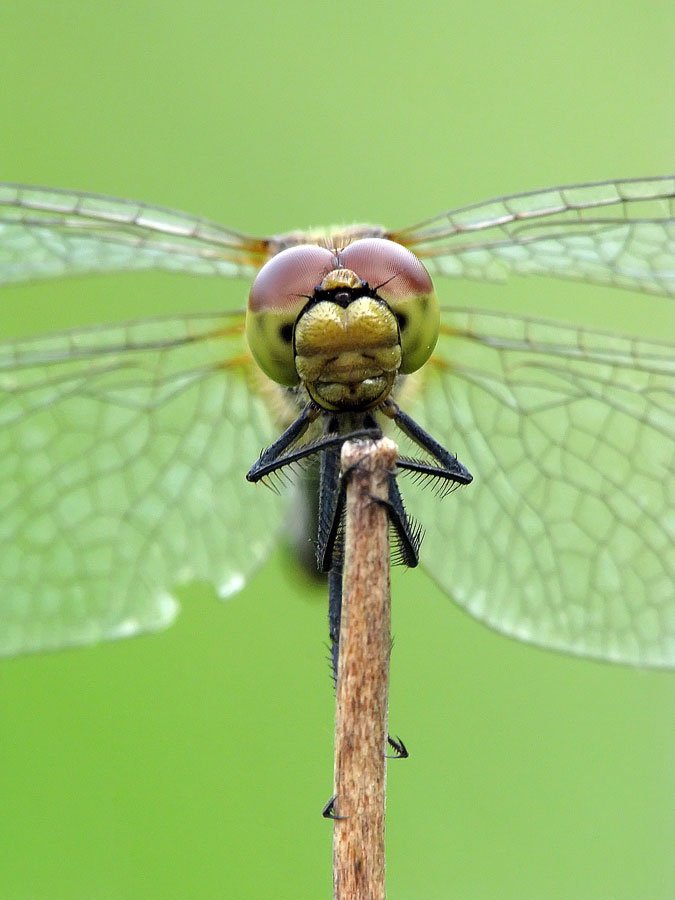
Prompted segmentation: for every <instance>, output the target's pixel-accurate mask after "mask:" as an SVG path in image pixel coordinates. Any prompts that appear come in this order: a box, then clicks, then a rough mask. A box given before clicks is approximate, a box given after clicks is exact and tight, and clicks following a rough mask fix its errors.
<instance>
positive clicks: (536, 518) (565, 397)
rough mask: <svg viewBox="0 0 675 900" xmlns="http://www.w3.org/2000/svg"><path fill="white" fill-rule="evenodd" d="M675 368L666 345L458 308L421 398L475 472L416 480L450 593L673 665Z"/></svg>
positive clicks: (551, 632) (541, 636)
mask: <svg viewBox="0 0 675 900" xmlns="http://www.w3.org/2000/svg"><path fill="white" fill-rule="evenodd" d="M674 370H675V354H674V353H673V347H672V346H670V345H667V344H659V343H657V342H650V341H645V340H638V339H633V338H622V337H617V336H614V335H608V334H602V333H600V332H593V331H589V330H581V329H578V328H571V327H567V326H563V325H556V324H555V323H547V322H540V321H535V320H524V319H516V318H512V317H507V316H501V315H497V314H492V313H486V312H471V311H468V310H456V311H446V312H445V313H444V334H443V336H442V338H441V341H440V343H439V348H438V356H437V358H435V359H434V360H433V361H432V364H431V365H430V366H429V367H428V368H427V369H425V370H424V376H423V378H424V389H423V390H420V391H419V392H418V393H417V394H416V395H415V399H414V400H413V402H412V404H411V405H410V406H409V408H410V409H411V411H412V412H413V414H414V415H415V416H416V418H418V419H419V421H420V422H421V423H422V424H423V425H424V426H425V427H426V428H428V429H429V431H430V432H431V433H432V434H434V435H435V436H437V437H438V436H440V437H441V440H442V442H443V443H445V445H446V446H448V447H450V448H451V449H452V450H453V451H456V452H457V454H458V456H459V458H460V459H461V460H462V462H463V463H464V464H465V465H467V466H468V468H469V469H470V471H471V472H472V473H473V475H474V477H475V481H474V482H473V483H472V484H471V485H469V486H468V487H467V488H465V489H464V490H462V491H460V492H457V493H455V494H454V495H453V499H452V500H451V501H447V500H446V501H445V502H440V501H439V500H438V498H437V497H436V496H435V495H434V493H433V492H432V491H428V490H427V491H422V490H419V489H418V488H417V486H415V485H411V486H410V487H411V488H412V490H413V492H414V493H415V498H414V500H413V501H411V502H410V508H411V509H414V510H415V511H416V515H418V516H419V518H420V519H421V521H422V522H423V524H424V525H425V527H426V537H425V542H424V545H423V548H422V553H423V562H424V563H425V565H426V568H427V569H428V570H429V571H430V573H431V574H432V575H433V577H434V579H435V580H436V581H437V582H438V583H439V584H440V586H441V587H442V588H443V589H444V590H445V591H446V592H447V593H448V594H449V595H450V596H452V597H453V598H454V599H455V600H456V601H457V602H458V603H460V604H461V605H462V606H463V607H465V608H466V609H467V610H468V611H469V612H470V613H471V614H472V615H474V616H475V617H476V618H478V619H481V620H483V621H484V622H486V623H487V624H489V625H490V626H492V627H493V628H495V629H496V630H498V631H501V632H504V633H506V634H509V635H512V636H514V637H517V638H520V639H521V640H526V641H532V642H534V643H536V644H540V645H542V646H547V647H552V648H555V649H558V650H566V651H569V652H572V653H575V654H580V655H584V656H590V657H596V658H601V659H608V660H616V661H621V662H628V663H635V664H641V665H652V666H661V665H672V664H673V663H674V662H675V615H674V611H675V599H674V585H675V554H673V549H672V548H673V544H674V540H675V516H674V514H673V497H672V495H671V490H672V488H671V487H669V485H672V472H673V462H674V455H675V451H674V448H675V442H674V440H673V439H674V437H675V408H674V406H675V404H674V402H673V374H674ZM403 487H404V491H405V492H406V494H407V493H408V492H409V486H408V485H407V484H405V483H404V485H403ZM451 507H452V508H451ZM417 510H419V513H418V512H417Z"/></svg>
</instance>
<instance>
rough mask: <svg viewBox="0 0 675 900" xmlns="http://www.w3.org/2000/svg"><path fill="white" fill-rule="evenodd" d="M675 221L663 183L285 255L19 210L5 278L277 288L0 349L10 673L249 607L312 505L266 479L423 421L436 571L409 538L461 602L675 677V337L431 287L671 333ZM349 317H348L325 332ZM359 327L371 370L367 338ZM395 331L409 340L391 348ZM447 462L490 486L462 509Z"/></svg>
mask: <svg viewBox="0 0 675 900" xmlns="http://www.w3.org/2000/svg"><path fill="white" fill-rule="evenodd" d="M674 212H675V176H658V177H650V178H641V179H625V180H620V181H603V182H596V183H587V184H577V185H569V186H562V187H553V188H550V189H546V190H540V191H533V192H528V193H520V194H514V195H511V196H505V197H501V198H498V199H494V200H490V201H487V202H484V203H477V204H473V205H470V206H465V207H462V208H458V209H455V210H451V211H449V212H444V213H442V214H440V215H437V216H434V217H432V218H430V219H428V220H426V221H423V222H421V223H419V224H417V225H414V226H412V227H409V228H403V229H400V230H389V229H387V228H384V227H380V226H371V225H355V226H349V227H344V228H339V227H335V228H326V229H317V230H310V231H291V232H288V233H285V234H281V235H276V236H271V237H266V238H258V237H252V236H249V235H246V234H242V233H239V232H237V231H233V230H231V229H229V228H225V227H223V226H221V225H218V224H216V223H214V222H211V221H208V220H206V219H203V218H199V217H195V216H191V215H188V214H185V213H181V212H176V211H173V210H170V209H165V208H162V207H158V206H151V205H148V204H146V203H139V202H135V201H129V200H119V199H114V198H110V197H106V196H102V195H97V194H90V193H80V192H69V191H63V190H57V189H52V188H41V187H32V186H27V185H15V184H2V185H0V282H2V283H5V284H13V283H18V282H23V281H33V280H38V279H51V278H60V277H63V276H76V275H89V274H94V273H111V272H126V271H140V270H149V269H158V270H165V271H169V272H174V273H179V274H186V275H202V276H216V277H224V278H240V279H247V280H248V281H249V282H251V283H252V286H251V289H250V295H249V304H248V311H247V310H245V309H237V310H230V309H221V310H218V311H216V312H212V313H198V314H186V315H181V316H175V315H174V316H159V317H154V318H146V319H142V320H137V321H130V322H126V323H121V324H120V323H116V324H110V325H97V326H94V327H86V328H78V329H74V330H70V331H65V332H61V333H55V334H47V335H40V336H37V337H29V338H27V339H22V340H18V341H14V342H11V343H9V342H7V343H2V344H0V475H1V483H2V485H3V490H2V494H1V495H0V655H4V656H12V655H16V654H21V653H28V652H36V651H43V650H54V649H58V648H65V647H72V646H77V645H83V644H90V643H93V642H96V641H100V640H108V639H117V638H123V637H128V636H131V635H135V634H138V633H142V632H149V631H155V630H158V629H161V628H164V627H166V626H167V625H169V624H170V623H171V622H172V621H173V620H174V618H175V616H176V614H177V611H178V602H177V600H176V598H175V596H174V592H175V590H176V588H177V587H178V586H180V585H182V584H184V583H186V582H189V581H191V580H194V579H200V580H207V581H209V582H211V583H212V584H213V585H214V587H215V590H216V592H217V594H218V595H219V596H220V597H222V598H227V597H230V596H231V595H233V594H234V593H236V592H237V591H239V590H240V589H241V588H243V586H244V585H245V584H246V583H247V581H249V579H250V578H251V576H252V575H253V573H254V572H255V571H256V570H257V569H258V568H259V567H260V566H261V565H262V564H263V562H264V561H265V559H266V558H267V557H268V555H269V554H270V552H271V550H272V549H273V547H274V546H275V545H276V543H277V541H278V540H279V536H280V534H281V533H282V531H283V516H284V504H283V503H282V502H281V499H280V498H279V496H277V494H276V493H275V492H274V491H270V490H266V489H265V488H264V486H262V485H252V484H250V483H249V481H247V479H246V478H245V474H246V472H247V470H248V472H249V477H250V478H251V480H256V478H257V477H258V476H259V475H260V474H261V468H262V469H265V465H266V463H271V467H269V468H268V469H267V470H265V471H267V474H268V475H269V473H270V471H271V472H272V474H271V475H270V476H269V477H270V478H271V479H272V480H273V479H274V478H275V477H276V476H275V474H274V472H277V473H278V474H282V473H283V471H284V470H283V467H282V468H281V469H279V468H277V469H275V461H277V462H278V461H279V460H281V461H282V462H283V461H284V459H285V458H286V457H287V455H288V453H289V452H290V453H291V456H292V454H293V452H296V451H297V453H298V454H299V455H298V458H299V457H302V455H303V453H305V452H307V453H309V454H311V453H312V452H314V451H315V450H316V452H318V453H319V454H321V453H324V455H326V447H328V445H329V444H330V442H331V440H333V439H334V443H335V442H336V441H337V442H338V443H339V441H340V440H342V438H343V437H344V432H345V430H347V431H349V429H350V428H353V427H356V428H357V430H358V429H359V428H360V429H362V430H365V431H369V429H370V430H371V431H372V429H373V428H375V429H381V430H392V429H393V430H396V425H397V424H398V425H399V429H398V437H400V436H401V434H400V431H401V429H402V432H403V439H404V440H407V439H408V438H412V440H413V442H414V443H416V444H417V445H418V446H417V449H418V451H419V449H420V448H419V444H420V440H419V438H420V435H422V448H421V450H422V453H423V457H424V460H423V462H422V463H420V464H418V468H417V470H416V469H415V464H414V461H413V457H404V456H401V465H400V467H399V468H400V475H401V478H400V479H397V481H396V482H394V481H393V479H392V483H394V484H396V483H398V482H399V481H400V482H401V495H404V496H405V500H406V506H407V508H410V509H411V510H413V511H414V514H415V517H416V518H418V519H419V520H420V521H421V522H422V524H423V525H424V528H425V537H424V541H423V542H422V545H421V547H419V540H418V537H419V535H418V533H417V532H416V531H415V530H414V527H413V526H411V524H410V521H409V520H408V519H407V517H406V516H405V515H404V519H403V525H402V527H401V529H400V531H401V534H402V535H403V540H404V542H405V540H406V538H409V539H410V546H411V548H412V551H411V552H412V555H413V556H415V554H417V552H418V551H419V555H420V559H421V563H422V565H423V567H424V568H425V569H426V571H427V572H428V573H429V574H430V575H431V577H432V578H433V579H434V581H435V582H436V583H437V584H438V585H439V586H440V588H441V589H442V590H443V591H444V592H445V593H446V594H447V595H448V596H449V597H450V598H451V599H452V600H453V601H455V602H456V603H457V604H459V606H461V607H462V608H464V609H465V610H466V611H467V612H468V613H470V614H471V615H472V616H474V617H475V618H477V619H478V620H480V621H482V622H483V623H485V624H486V625H488V626H489V627H491V628H493V629H496V630H497V631H499V632H502V633H504V634H507V635H510V636H512V637H514V638H517V639H519V640H522V641H526V642H531V643H534V644H536V645H539V646H543V647H548V648H551V649H554V650H559V651H563V652H567V653H570V654H575V655H580V656H585V657H590V658H594V659H601V660H608V661H614V662H620V663H627V664H633V665H641V666H651V667H664V666H672V664H673V662H674V661H675V592H674V588H673V585H674V583H675V579H674V578H673V575H674V572H673V568H674V555H673V550H672V548H673V537H674V531H675V516H674V515H673V508H672V497H673V495H674V493H675V492H674V490H673V456H674V453H673V447H674V446H675V444H674V442H673V436H674V433H675V427H674V420H675V410H674V405H673V374H674V370H675V354H674V352H673V350H674V348H673V344H672V342H669V341H668V340H667V336H666V339H663V340H652V339H648V338H646V337H642V336H639V335H633V334H618V333H614V332H612V330H611V329H607V330H599V329H595V328H587V327H580V326H579V325H577V324H570V323H566V322H557V321H549V320H546V319H544V318H539V317H528V316H524V315H522V314H518V313H507V312H504V311H500V312H495V311H488V310H480V309H473V308H467V307H460V306H450V305H445V293H446V290H447V288H446V286H445V285H443V290H442V292H441V299H442V300H443V301H444V302H443V304H439V303H438V300H437V299H436V293H435V288H434V285H433V282H432V279H435V280H436V282H437V283H442V279H445V278H466V279H474V280H475V279H478V280H490V281H495V280H497V281H498V280H504V279H506V278H507V277H508V276H510V275H515V276H524V275H539V276H552V277H555V278H562V279H568V280H570V281H572V282H573V281H583V282H590V283H593V284H597V285H604V286H610V287H619V288H624V289H628V290H630V291H633V292H640V293H641V294H642V295H644V296H642V297H639V298H638V297H637V296H636V297H635V300H634V302H635V303H636V304H637V303H640V304H643V305H644V310H645V315H646V316H648V315H649V304H650V303H655V302H656V301H655V300H654V299H653V298H650V296H649V295H662V296H673V295H674V294H675V216H674ZM330 303H332V304H333V306H332V307H331V308H332V309H333V312H334V317H337V319H339V321H337V320H336V321H333V320H332V319H331V315H332V314H328V316H327V318H325V317H324V318H321V317H320V318H318V319H316V318H313V316H314V314H315V312H316V311H317V310H318V309H319V308H322V309H323V308H324V307H325V306H326V304H328V305H329V306H330ZM322 304H323V306H322ZM357 307H358V308H361V307H363V310H364V311H365V313H364V314H365V318H363V319H360V320H359V324H358V325H357V326H355V327H356V332H355V333H358V334H359V335H361V336H365V338H364V339H365V340H366V345H367V346H366V347H365V348H364V347H363V346H360V347H359V346H356V347H355V346H353V345H352V344H350V343H349V341H347V342H346V343H345V340H344V334H345V331H348V330H349V328H348V327H347V326H346V325H345V323H344V317H345V316H348V315H351V312H352V311H353V310H355V309H357ZM373 310H376V312H377V316H375V318H377V321H378V322H382V321H384V323H385V324H384V325H383V326H382V329H383V332H384V333H385V336H384V337H382V335H381V334H380V333H379V332H378V335H377V336H376V337H375V338H373V341H374V343H373V344H372V345H370V344H368V340H370V338H369V337H368V335H371V336H372V334H371V331H369V326H368V324H367V323H368V321H370V320H369V318H368V316H369V315H370V314H371V313H372V312H373ZM324 311H325V310H324ZM380 313H382V315H383V316H384V319H382V318H379V317H380ZM364 322H365V323H366V324H364ZM349 327H351V326H349ZM378 328H380V325H378V326H377V327H376V329H375V331H377V329H378ZM331 329H332V330H331ZM330 335H332V337H331V336H330ZM381 337H382V340H380V338H381ZM324 341H325V342H326V343H325V344H324V343H323V342H324ZM331 342H332V343H331ZM378 342H379V343H378ZM307 348H309V349H307ZM305 351H307V352H305ZM317 360H318V362H317ZM355 360H356V361H355ZM374 360H375V362H373V361H374ZM317 365H318V369H317V368H316V367H317ZM373 366H374V368H373ZM303 367H304V368H303ZM354 367H356V370H357V371H358V376H355V375H354ZM326 372H328V373H329V374H328V375H327V374H326ZM303 417H304V418H303ZM298 422H300V425H298ZM322 423H323V424H322ZM344 423H347V426H344ZM410 423H412V425H411V424H410ZM343 426H344V427H343ZM294 427H295V428H296V431H297V434H295V433H293V432H292V429H293V428H294ZM317 428H319V433H318V436H317V432H316V430H317ZM321 429H322V430H321ZM331 433H332V434H333V437H331ZM280 435H282V437H281V438H280ZM284 435H285V437H284ZM406 436H407V437H406ZM427 438H428V441H427V442H426V443H425V440H426V439H427ZM280 441H281V443H279V442H280ZM322 442H323V444H322ZM326 442H327V443H326ZM429 442H430V443H429ZM331 446H332V445H331ZM261 448H268V451H267V455H266V454H265V453H263V455H262V456H260V451H261ZM298 448H300V449H299V451H298ZM317 448H318V449H317ZM322 448H323V449H322ZM446 448H447V449H446ZM270 451H271V453H270ZM450 451H452V452H450ZM256 461H257V462H256ZM406 461H408V465H407V468H406ZM453 461H454V462H453ZM453 466H455V468H454V469H453ZM425 467H426V468H425ZM429 467H431V469H432V471H431V472H429V470H428V469H429ZM444 467H445V469H447V468H448V467H450V469H453V471H454V474H455V475H457V474H458V473H459V475H460V476H462V477H463V480H464V483H466V484H467V486H466V487H463V488H462V489H461V490H459V491H456V492H454V491H453V496H452V499H451V500H450V499H448V500H444V499H442V497H439V494H441V495H442V494H445V493H447V492H448V491H447V490H446V487H444V486H443V485H446V486H447V485H448V482H447V481H445V482H444V481H443V479H442V477H441V482H442V483H441V486H440V487H439V486H438V484H439V482H438V480H437V478H436V475H437V471H434V469H435V470H438V469H439V468H440V469H444ZM272 470H274V471H272ZM469 473H471V474H470V475H469ZM263 474H264V473H263ZM446 474H447V472H446ZM406 476H411V477H406ZM471 476H473V481H471ZM298 477H299V478H300V479H301V480H302V479H304V480H310V481H311V478H312V476H311V472H310V470H307V471H305V470H302V469H301V471H300V472H299V474H298ZM429 479H431V480H432V482H433V483H432V485H431V489H429V486H428V485H425V482H426V481H428V480H429ZM459 480H460V481H461V480H462V478H460V479H459ZM469 481H471V483H470V484H468V482H469ZM331 484H332V486H333V487H335V485H336V484H337V482H336V481H335V480H334V479H333V481H332V482H331ZM434 486H435V487H436V489H435V490H434V489H433V488H434ZM451 486H454V482H451ZM449 504H451V508H450V505H449ZM304 515H305V513H300V512H297V513H296V514H295V516H294V520H295V521H296V523H297V520H298V519H300V518H302V517H303V516H304ZM399 524H400V523H399ZM406 528H407V529H408V530H407V531H406ZM320 543H321V541H320ZM323 544H324V550H325V545H326V541H325V540H324V541H323ZM414 561H416V559H415V560H414Z"/></svg>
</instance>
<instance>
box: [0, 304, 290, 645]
mask: <svg viewBox="0 0 675 900" xmlns="http://www.w3.org/2000/svg"><path fill="white" fill-rule="evenodd" d="M241 320H242V317H241V315H239V316H237V317H228V316H192V317H189V318H183V319H176V318H172V319H156V320H148V321H143V322H137V323H134V324H128V325H123V326H106V327H100V328H95V329H90V330H80V331H73V332H67V333H62V334H57V335H50V336H46V337H39V338H34V339H31V340H26V341H23V342H22V343H18V344H14V345H9V344H4V345H0V483H2V492H1V494H0V544H1V545H2V553H1V554H0V655H11V654H15V653H21V652H27V651H34V650H41V649H53V648H57V647H64V646H70V645H76V644H85V643H91V642H92V641H97V640H101V639H110V638H118V637H124V636H127V635H132V634H136V633H138V632H142V631H151V630H154V629H158V628H162V627H164V626H166V625H168V624H169V623H170V622H171V621H172V619H173V618H174V616H175V614H176V611H177V603H176V601H175V599H174V598H173V596H172V593H171V592H172V589H173V588H174V587H175V586H176V585H179V584H181V583H183V582H186V581H188V580H191V579H194V578H197V579H207V580H209V581H210V582H212V583H213V584H214V585H215V587H216V588H217V590H218V592H219V594H220V595H221V596H223V597H226V596H228V595H229V594H231V593H233V592H234V591H236V590H238V589H239V588H241V587H242V586H243V584H244V582H245V580H246V579H247V577H248V576H249V575H250V574H251V572H252V571H253V570H254V569H255V568H256V567H257V566H258V565H259V564H260V563H261V562H262V561H263V559H264V558H265V557H266V555H267V553H268V551H269V549H270V545H271V543H272V541H273V539H274V534H275V531H276V527H275V526H276V522H277V516H278V515H279V513H280V512H281V506H282V504H281V502H280V500H279V497H276V496H275V495H274V494H273V493H272V492H271V491H269V490H266V489H265V488H264V487H258V486H257V485H256V486H254V485H250V484H248V483H247V482H246V481H245V480H244V473H245V472H246V470H247V468H248V467H249V466H250V465H251V463H252V461H254V460H255V459H256V458H257V456H258V454H259V453H260V450H261V448H262V447H263V446H265V445H266V444H267V443H269V441H270V440H271V438H272V436H273V435H274V434H275V433H276V430H275V428H274V427H273V426H272V422H271V417H270V414H269V411H268V408H267V406H266V405H265V403H264V402H263V400H262V399H261V398H260V395H259V392H258V391H257V390H255V391H252V390H251V386H252V385H251V383H250V380H251V379H255V378H257V377H259V376H258V375H257V372H256V371H255V370H254V367H253V364H252V363H250V362H249V357H248V356H245V355H244V356H240V355H239V354H240V353H241V352H242V339H243V338H242V328H241Z"/></svg>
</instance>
